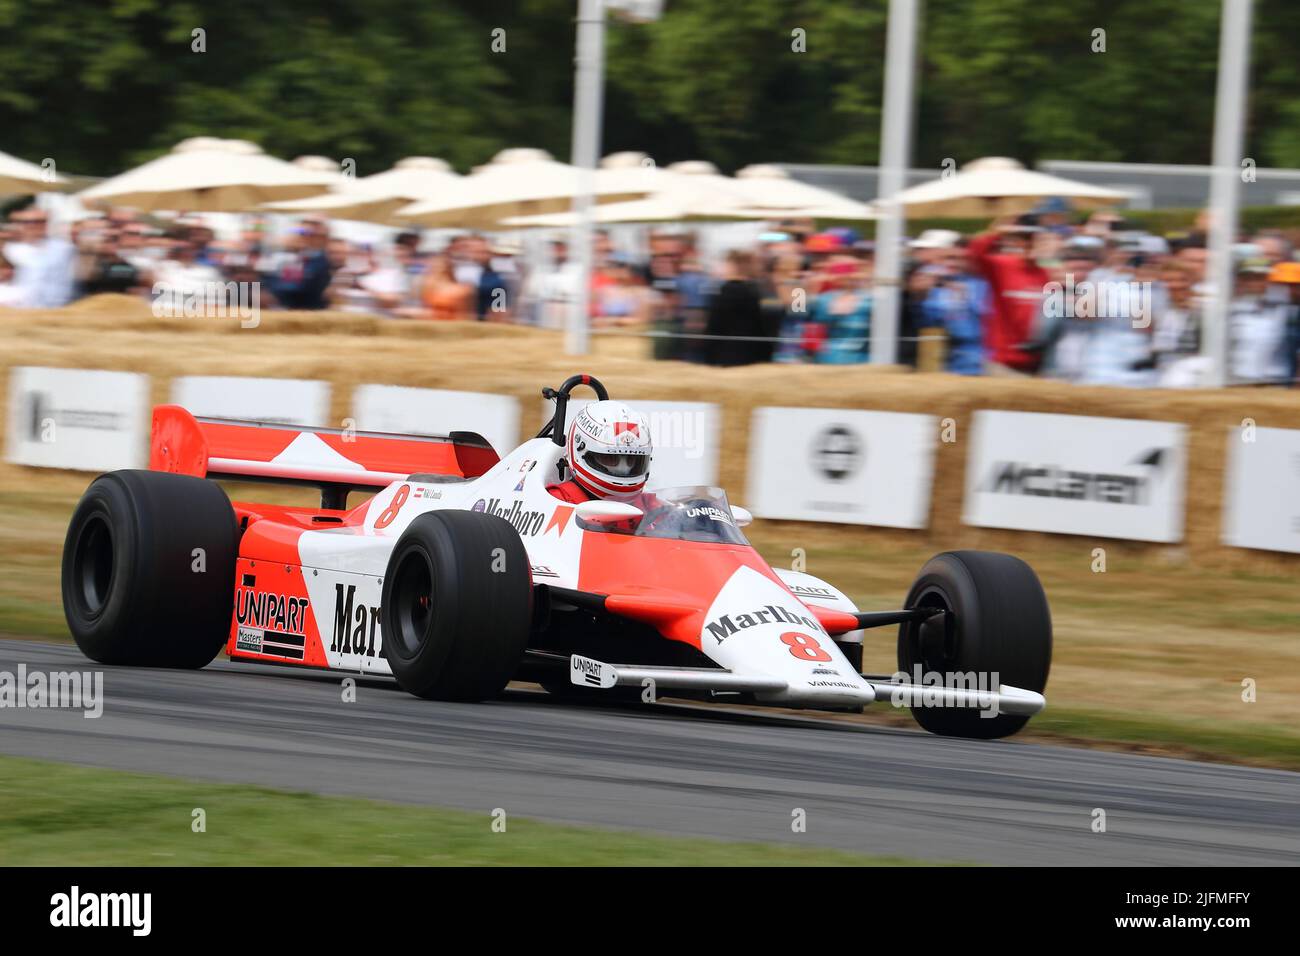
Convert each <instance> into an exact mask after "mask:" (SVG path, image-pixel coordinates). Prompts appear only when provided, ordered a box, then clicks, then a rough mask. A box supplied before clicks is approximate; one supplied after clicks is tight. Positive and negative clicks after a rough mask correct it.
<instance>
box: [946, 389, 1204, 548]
mask: <svg viewBox="0 0 1300 956" xmlns="http://www.w3.org/2000/svg"><path fill="white" fill-rule="evenodd" d="M1184 432H1185V429H1184V426H1182V425H1179V424H1176V423H1173V422H1149V421H1133V420H1130V419H1121V418H1085V417H1083V416H1078V415H1042V414H1036V413H1030V412H993V411H982V412H976V414H975V421H974V428H973V431H972V439H971V451H970V458H969V460H968V461H967V463H966V474H967V487H966V502H965V520H966V523H967V524H972V525H980V526H983V527H990V528H1017V529H1022V530H1025V531H1055V532H1059V533H1062V534H1080V535H1087V536H1089V537H1103V538H1132V539H1134V540H1140V541H1178V540H1179V539H1181V537H1182V531H1183V481H1184V477H1185V476H1184V470H1185V464H1184V462H1185V434H1184Z"/></svg>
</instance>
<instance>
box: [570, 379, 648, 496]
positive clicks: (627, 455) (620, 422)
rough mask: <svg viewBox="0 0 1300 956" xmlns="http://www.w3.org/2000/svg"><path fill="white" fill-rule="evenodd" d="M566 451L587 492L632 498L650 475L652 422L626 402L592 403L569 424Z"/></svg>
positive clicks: (574, 474) (577, 477) (643, 486)
mask: <svg viewBox="0 0 1300 956" xmlns="http://www.w3.org/2000/svg"><path fill="white" fill-rule="evenodd" d="M566 453H567V455H568V460H569V468H570V469H572V471H573V480H574V481H576V482H577V483H578V484H579V485H581V486H582V487H583V488H584V489H585V490H586V491H587V492H589V493H590V494H593V495H596V496H597V497H600V498H616V499H624V500H626V499H628V498H632V497H634V496H635V495H636V494H637V493H638V492H640V491H641V490H642V489H644V488H645V483H646V479H647V478H649V477H650V459H651V457H652V455H653V453H654V446H653V445H652V444H651V442H650V423H649V422H648V421H647V420H646V417H645V416H644V415H642V414H641V413H640V412H638V411H636V410H635V409H633V408H630V407H629V406H627V405H625V404H623V403H622V402H614V401H601V402H592V403H590V404H589V405H586V406H584V407H583V409H582V410H581V411H580V412H578V414H577V415H576V416H575V417H574V419H573V424H571V425H570V426H569V438H568V442H567V443H566Z"/></svg>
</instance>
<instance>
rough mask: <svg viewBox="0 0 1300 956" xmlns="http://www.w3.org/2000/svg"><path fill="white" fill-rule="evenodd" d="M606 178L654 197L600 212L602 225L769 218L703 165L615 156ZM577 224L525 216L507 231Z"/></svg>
mask: <svg viewBox="0 0 1300 956" xmlns="http://www.w3.org/2000/svg"><path fill="white" fill-rule="evenodd" d="M600 174H601V175H621V176H625V177H627V180H628V181H629V182H631V183H633V184H635V185H639V186H641V187H643V188H644V189H646V191H647V192H648V193H649V195H647V196H646V197H645V198H644V199H634V200H631V201H629V202H611V203H606V204H604V205H601V206H597V207H596V208H595V209H594V210H593V211H592V218H593V220H594V221H595V222H596V223H598V224H601V225H608V224H612V223H636V222H685V221H698V220H718V219H755V218H758V219H765V218H767V217H766V216H765V215H757V216H754V215H749V214H747V213H746V212H745V211H744V210H743V209H742V207H743V206H744V204H745V198H744V196H742V195H741V194H740V193H739V192H738V191H737V190H736V189H735V182H734V180H732V179H729V178H728V177H726V176H723V175H722V174H721V173H719V172H718V168H717V167H716V166H714V165H713V164H712V163H709V162H705V161H703V160H693V161H690V162H682V163H673V164H672V165H670V166H668V167H666V168H664V167H659V166H656V165H655V164H654V162H653V161H651V160H650V158H649V157H648V156H646V154H645V153H634V152H628V153H612V154H610V155H609V156H606V157H605V158H604V159H603V160H601V163H600ZM574 218H575V215H574V213H571V212H562V213H551V214H547V215H541V216H520V217H516V218H512V219H508V220H506V221H505V222H504V223H503V225H506V226H509V227H512V228H526V227H531V226H546V227H563V226H571V225H573V222H574Z"/></svg>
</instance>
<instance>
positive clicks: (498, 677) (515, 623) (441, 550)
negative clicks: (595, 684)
mask: <svg viewBox="0 0 1300 956" xmlns="http://www.w3.org/2000/svg"><path fill="white" fill-rule="evenodd" d="M532 596H533V587H532V572H531V570H530V569H529V566H528V554H527V552H526V551H525V550H524V545H523V542H522V541H520V540H519V534H518V532H516V531H515V529H514V528H513V527H512V526H511V525H510V523H509V522H508V521H506V520H505V519H503V518H500V517H497V516H496V515H489V514H485V513H483V512H476V511H431V512H428V513H426V514H422V515H420V516H419V517H417V518H416V519H415V520H414V521H412V522H411V524H410V526H409V527H408V528H407V529H406V531H405V532H403V534H402V536H401V538H399V539H398V541H397V546H396V547H395V548H394V549H393V553H392V555H391V556H390V557H389V559H388V570H387V571H386V572H385V574H384V592H383V610H382V612H381V613H382V620H383V635H384V655H385V657H387V659H388V663H389V666H390V667H391V668H392V670H393V676H394V677H396V678H397V683H398V684H400V685H401V687H402V688H403V689H404V690H406V691H409V692H410V693H412V694H414V695H415V696H417V697H425V698H429V699H433V700H458V701H476V700H483V699H484V698H486V697H492V696H495V695H496V694H499V693H500V692H501V690H502V689H503V688H504V687H505V686H506V684H507V683H508V682H509V681H510V678H511V677H512V676H513V675H514V673H515V671H516V670H517V669H518V667H519V663H520V661H521V660H522V659H523V656H524V650H525V648H526V647H527V645H528V635H529V629H530V625H531V622H532Z"/></svg>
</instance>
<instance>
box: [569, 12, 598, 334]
mask: <svg viewBox="0 0 1300 956" xmlns="http://www.w3.org/2000/svg"><path fill="white" fill-rule="evenodd" d="M604 87H605V0H578V40H577V55H576V57H575V62H574V74H573V154H572V157H571V159H570V162H571V163H572V164H573V165H574V166H576V167H578V192H577V194H576V195H575V196H574V197H573V211H574V213H575V218H574V223H573V227H572V229H571V230H570V235H569V255H570V256H573V257H574V260H573V261H574V262H576V263H577V264H578V277H577V283H578V287H577V288H576V289H575V290H574V294H573V298H572V300H571V301H570V303H569V314H568V316H567V319H566V322H565V329H564V350H565V351H566V352H567V353H568V354H570V355H585V354H587V351H588V349H589V347H590V343H589V341H588V339H589V334H588V324H589V320H590V315H591V208H592V205H593V203H594V197H593V195H592V194H593V192H594V190H595V177H596V164H597V163H598V162H599V160H600V118H601V110H602V108H603V99H604Z"/></svg>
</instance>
